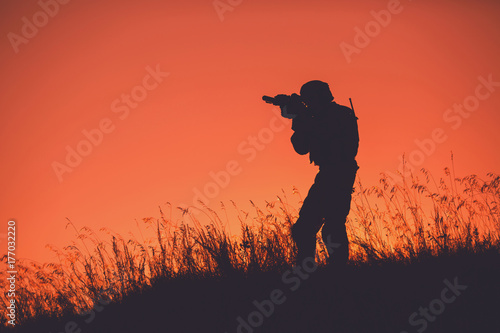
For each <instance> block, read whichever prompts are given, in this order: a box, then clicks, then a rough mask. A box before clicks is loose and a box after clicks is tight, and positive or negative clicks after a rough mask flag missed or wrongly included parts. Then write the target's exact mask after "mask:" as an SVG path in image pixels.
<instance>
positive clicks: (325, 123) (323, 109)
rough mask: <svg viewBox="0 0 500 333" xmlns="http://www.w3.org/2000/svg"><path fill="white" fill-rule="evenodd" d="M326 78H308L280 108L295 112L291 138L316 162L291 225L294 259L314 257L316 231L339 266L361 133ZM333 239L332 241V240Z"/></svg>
mask: <svg viewBox="0 0 500 333" xmlns="http://www.w3.org/2000/svg"><path fill="white" fill-rule="evenodd" d="M333 99H334V98H333V96H332V93H331V91H330V88H329V86H328V84H327V83H325V82H322V81H310V82H307V83H306V84H304V85H303V86H302V88H301V89H300V96H298V95H296V94H294V95H292V96H291V98H290V102H289V103H287V105H286V106H281V108H282V113H283V114H284V116H286V114H287V113H289V114H292V115H297V116H295V117H293V121H292V130H293V131H294V133H293V135H292V138H291V141H292V144H293V148H294V149H295V151H296V152H297V153H298V154H300V155H306V154H309V160H310V162H311V163H314V164H315V165H318V166H319V172H318V174H317V175H316V178H315V180H314V184H313V185H312V186H311V188H310V190H309V193H308V194H307V197H306V198H305V200H304V203H303V205H302V208H301V209H300V212H299V218H298V220H297V222H296V223H295V224H294V225H293V226H292V237H293V240H294V241H295V243H296V245H297V249H298V255H297V264H302V262H303V260H304V259H306V258H311V257H312V258H315V252H316V234H317V233H318V231H319V230H320V229H321V227H322V226H323V229H322V238H323V241H324V242H325V244H329V246H328V248H332V247H333V251H331V253H329V257H328V263H331V264H334V265H335V266H337V265H338V266H343V265H345V263H346V262H347V260H348V258H349V240H348V238H347V232H346V226H345V222H346V218H347V215H348V214H349V210H350V207H351V194H352V191H353V185H354V180H355V178H356V172H357V170H358V169H359V167H358V164H357V162H356V160H355V157H356V154H357V152H358V144H359V135H358V125H357V119H358V118H357V117H356V116H355V114H354V111H353V110H352V109H350V108H348V107H346V106H342V105H339V104H337V103H335V102H334V101H333ZM332 244H333V246H332Z"/></svg>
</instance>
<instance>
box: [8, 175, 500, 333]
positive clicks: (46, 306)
mask: <svg viewBox="0 0 500 333" xmlns="http://www.w3.org/2000/svg"><path fill="white" fill-rule="evenodd" d="M499 185H500V177H499V176H498V175H494V174H489V175H487V178H486V179H480V178H479V177H477V176H475V175H471V176H468V177H464V178H455V177H453V175H452V174H451V173H450V172H449V170H448V169H445V177H443V178H441V179H439V180H434V179H433V177H432V176H431V175H429V174H428V173H427V172H426V171H425V170H422V171H421V173H420V174H419V177H417V176H414V175H412V176H410V177H406V178H405V177H403V178H402V181H401V182H400V183H397V184H391V183H390V182H389V180H388V179H387V178H386V177H382V178H381V180H380V185H379V186H373V187H370V188H364V187H363V186H362V184H360V183H357V184H356V191H355V194H354V197H353V204H352V211H351V214H350V215H349V219H348V224H347V225H348V227H349V228H348V229H349V230H348V233H349V239H350V241H351V260H350V263H349V265H348V267H346V268H345V269H344V270H341V271H339V270H335V269H334V268H332V267H328V266H324V265H323V263H324V254H325V251H324V246H323V245H322V244H321V243H320V244H319V245H318V249H317V250H318V251H317V258H316V259H317V261H318V262H319V264H320V265H319V267H316V266H312V265H310V263H309V264H307V263H306V264H304V265H303V267H300V266H299V267H297V266H293V260H294V254H295V248H294V246H293V243H292V241H291V238H290V235H289V229H290V226H291V224H292V223H293V222H294V221H295V219H296V218H297V208H298V207H300V202H299V203H298V204H297V205H296V206H294V205H291V204H289V203H288V199H287V198H286V196H281V197H280V198H278V200H277V201H276V202H272V203H267V204H266V205H265V207H264V208H259V207H256V206H255V205H254V211H253V212H244V211H241V210H238V209H237V208H236V207H235V208H234V209H233V211H236V212H237V214H236V215H237V219H238V220H239V221H238V222H239V223H240V225H241V229H240V232H239V234H237V235H233V234H230V233H228V232H227V231H226V228H225V225H226V224H227V221H226V222H223V221H222V220H221V218H220V216H221V215H223V216H224V215H226V214H225V213H226V211H227V210H229V208H228V207H224V206H222V208H221V211H220V212H218V213H217V212H215V211H212V210H210V209H208V208H206V209H205V210H204V211H203V212H202V214H193V211H191V210H189V209H188V210H181V211H180V212H181V214H182V217H183V218H182V219H181V220H175V221H174V220H173V219H172V218H171V217H170V216H168V217H166V216H165V214H164V213H163V212H162V211H160V217H159V218H147V219H144V221H143V222H144V224H145V226H146V231H148V232H149V233H150V234H154V238H147V237H144V238H142V239H141V240H140V241H139V240H137V239H136V238H130V239H125V238H123V237H121V236H120V235H115V234H113V233H111V232H109V231H107V230H105V229H103V230H101V232H100V233H96V232H94V231H92V230H89V229H87V228H82V229H80V230H78V229H77V228H75V231H76V233H77V238H76V240H75V241H74V242H73V244H71V245H69V246H67V247H65V248H64V249H62V250H58V249H54V251H56V253H57V254H58V256H59V258H60V262H59V263H46V264H43V265H41V264H36V263H32V262H29V261H24V262H21V263H18V265H17V269H18V272H19V273H18V274H19V277H21V279H20V280H18V285H17V295H16V296H17V297H16V315H17V318H16V322H17V323H18V325H16V329H15V331H18V332H53V333H55V332H58V333H59V332H199V331H205V332H228V333H229V332H245V333H247V332H408V333H410V332H423V331H426V332H496V331H499V330H500V321H499V320H498V319H496V318H497V317H499V316H498V313H499V311H498V310H500V306H499V302H498V299H499V296H500V287H499V283H498V281H500V254H499V253H500V251H499V250H500V240H499V238H500V237H499V236H500V220H499V217H500V216H499V215H500V213H499V210H498V202H499V198H500V192H499ZM169 215H170V214H169ZM207 221H208V223H207ZM233 222H234V221H233ZM69 225H70V226H73V225H72V224H71V223H69ZM103 233H104V234H105V235H104V236H103V235H102V234H103ZM106 233H107V235H106ZM4 260H5V258H4ZM1 281H2V282H0V283H2V284H3V285H2V288H3V287H4V286H5V277H2V279H1ZM1 296H2V302H3V303H4V308H6V306H7V302H8V300H7V298H6V295H5V294H3V295H1ZM0 320H1V321H2V322H1V324H2V325H7V323H6V322H7V317H6V316H5V314H3V315H2V317H1V319H0ZM7 327H9V326H8V325H7Z"/></svg>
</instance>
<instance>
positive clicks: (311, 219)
mask: <svg viewBox="0 0 500 333" xmlns="http://www.w3.org/2000/svg"><path fill="white" fill-rule="evenodd" d="M318 180H319V178H318V177H316V180H315V182H314V184H313V185H312V186H311V189H310V190H309V192H308V194H307V197H306V198H305V199H304V203H303V204H302V208H301V209H300V212H299V218H298V219H297V222H295V224H294V225H293V226H292V238H293V240H294V242H295V245H296V246H297V258H296V263H297V264H299V265H300V264H302V262H303V260H304V259H306V258H313V259H314V258H315V257H316V256H315V254H316V234H317V233H318V231H319V230H320V229H321V225H322V224H323V216H321V214H320V209H319V204H320V201H321V192H322V191H321V189H320V184H318Z"/></svg>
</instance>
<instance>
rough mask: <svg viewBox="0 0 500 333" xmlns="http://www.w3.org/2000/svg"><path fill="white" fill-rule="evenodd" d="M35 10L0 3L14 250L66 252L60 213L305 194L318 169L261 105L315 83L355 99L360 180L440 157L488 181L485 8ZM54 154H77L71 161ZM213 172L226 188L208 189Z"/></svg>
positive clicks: (344, 4) (492, 18) (493, 96)
mask: <svg viewBox="0 0 500 333" xmlns="http://www.w3.org/2000/svg"><path fill="white" fill-rule="evenodd" d="M60 2H62V3H64V2H65V1H62V0H61V1H60ZM42 3H44V4H46V5H45V7H46V10H47V11H50V12H51V14H52V16H53V17H51V16H49V15H46V14H43V13H41V12H40V11H41V10H42V8H41V5H40V4H39V3H38V2H37V1H31V0H30V1H24V2H23V3H19V2H14V1H3V2H2V4H0V12H1V16H2V20H1V21H0V31H1V34H2V35H3V36H4V37H3V39H2V42H1V43H0V56H1V60H2V61H1V64H0V66H1V73H2V75H1V78H0V88H1V94H2V98H1V99H0V110H1V111H0V126H1V130H0V136H1V140H0V154H1V161H2V167H1V168H2V171H1V178H0V188H1V201H0V214H1V216H0V221H1V225H0V228H2V229H3V230H2V229H0V234H2V233H5V232H6V229H7V221H8V220H9V219H15V220H16V221H17V225H18V233H17V238H18V255H19V256H22V257H29V258H33V259H39V260H41V259H45V258H47V257H48V255H49V254H50V252H49V251H48V250H46V249H45V248H44V245H45V244H47V243H53V244H56V245H58V246H62V245H65V244H67V243H68V242H69V241H70V240H71V239H73V232H72V231H70V230H65V228H64V226H65V224H66V220H65V218H66V217H68V218H69V219H71V220H72V221H73V222H74V223H75V224H76V225H77V226H80V227H81V226H89V227H91V228H94V229H96V230H97V229H99V228H100V227H103V226H107V227H110V228H112V229H113V230H114V231H117V232H119V233H122V234H126V233H127V232H128V231H129V230H136V224H135V219H141V218H143V217H148V216H158V215H159V213H158V206H162V207H164V205H165V203H166V202H167V201H168V202H171V203H173V204H174V205H180V204H191V203H192V202H193V198H194V197H195V193H196V190H199V191H200V192H202V193H205V195H207V193H209V194H210V193H213V195H212V194H210V196H213V198H209V199H210V202H209V203H210V205H211V206H212V207H217V202H219V201H226V202H227V200H230V199H232V200H234V201H236V202H237V203H241V204H243V203H245V202H248V200H250V199H251V200H254V201H255V202H256V203H257V204H262V203H263V202H264V200H266V199H267V200H273V199H274V198H275V195H277V194H279V193H280V192H281V189H285V190H286V191H289V190H290V189H291V187H292V186H293V185H295V186H296V187H297V188H298V189H299V190H300V191H301V193H302V194H303V195H305V194H306V193H307V190H308V188H309V186H310V185H311V183H312V180H313V177H314V175H315V172H316V168H315V167H313V166H311V165H309V164H308V160H307V158H306V157H304V156H299V155H297V154H295V153H294V151H293V149H292V147H291V144H290V141H289V138H290V135H291V130H290V123H289V121H286V120H285V121H284V120H281V118H278V117H276V115H275V113H273V110H274V108H273V107H272V106H270V105H268V104H265V103H263V102H262V100H261V96H262V95H264V94H269V95H274V94H278V93H292V92H298V90H299V89H300V86H301V85H302V84H303V83H305V82H307V81H309V80H313V79H319V80H323V81H326V82H329V83H330V86H331V87H332V90H333V95H334V96H335V99H336V101H337V102H338V103H340V104H348V103H349V102H348V101H349V97H351V98H352V99H353V102H354V106H355V110H356V113H357V116H358V117H359V130H360V138H361V139H360V140H361V141H360V149H359V154H358V158H357V160H358V163H359V165H360V166H361V168H360V170H359V173H358V175H359V177H360V178H361V179H362V181H363V182H364V184H366V185H374V184H376V182H377V180H378V178H379V174H380V173H381V172H386V171H391V172H395V170H397V169H398V167H399V164H400V162H399V160H398V156H400V155H402V154H403V153H406V156H407V157H412V160H413V162H414V164H415V166H416V168H417V169H418V168H420V167H426V168H428V169H430V170H431V171H432V172H433V173H434V174H435V175H441V174H442V173H441V170H442V168H443V167H445V166H449V165H450V151H453V153H454V158H455V168H456V171H457V174H458V176H464V175H466V174H470V173H476V174H479V175H482V176H484V175H485V174H486V172H498V171H499V166H500V157H499V154H498V153H497V150H498V149H497V148H496V147H498V145H499V144H500V140H499V139H500V132H499V131H498V124H499V120H500V113H499V112H498V109H497V108H498V105H499V103H500V83H496V82H500V62H499V61H498V59H499V58H500V29H499V28H500V26H499V23H498V22H500V3H498V2H497V1H438V2H436V1H430V0H418V1H416V0H413V1H408V0H403V1H401V2H399V3H398V2H397V1H392V0H391V1H356V2H354V1H319V0H317V1H273V2H270V1H263V0H252V1H246V0H243V1H236V0H233V1H231V2H226V1H224V0H222V1H219V2H216V3H218V4H219V5H220V4H225V6H230V7H229V9H230V10H229V9H228V7H226V10H225V11H224V12H219V13H218V12H217V10H216V9H215V8H214V2H213V1H199V0H196V1H186V2H182V3H181V2H176V3H175V4H173V2H166V1H159V0H146V1H141V2H137V1H134V2H133V1H106V2H102V1H69V2H68V3H66V4H59V5H57V6H56V5H54V4H55V3H56V2H55V0H42ZM228 3H232V4H233V5H232V6H231V5H228ZM220 6H223V5H220ZM57 7H58V8H57ZM221 8H222V7H221ZM382 10H383V11H384V12H383V13H385V14H387V13H390V19H389V18H388V16H387V15H385V16H384V14H380V11H382ZM388 10H390V11H388ZM373 11H374V12H373ZM374 13H379V14H378V15H379V16H380V18H379V19H380V20H385V21H383V22H382V23H383V25H381V24H380V23H376V21H375V19H374ZM24 18H25V19H24ZM34 21H35V23H37V24H38V25H39V27H36V26H34V27H35V29H37V30H35V31H33V26H31V24H33V22H34ZM26 22H28V23H26ZM23 26H24V27H23ZM30 28H31V30H30ZM365 28H368V33H369V36H368V37H366V38H368V39H369V40H366V39H365V40H363V38H362V37H360V36H357V34H358V31H360V30H365ZM370 29H371V30H370ZM23 34H24V35H23ZM356 36H357V37H356ZM365 44H366V45H365ZM346 45H347V46H346ZM354 47H357V49H356V51H355V52H353V48H354ZM346 50H350V51H349V52H351V53H349V52H347V51H346ZM346 52H347V53H346ZM154 71H157V72H159V73H160V74H158V73H157V74H155V76H156V78H155V77H153V76H151V72H154ZM167 72H168V73H169V74H168V76H167V74H165V73H167ZM148 75H149V76H148ZM480 77H481V78H482V79H479V78H480ZM484 80H486V81H488V80H490V81H492V82H493V83H490V84H486V86H485V84H484ZM130 94H132V95H133V96H135V97H131V98H132V101H129V102H128V103H129V104H128V105H127V102H126V100H125V99H126V98H127V95H130ZM475 96H477V97H475ZM134 98H135V100H136V101H135V102H134V100H133V99H134ZM464 103H465V104H466V105H465V108H463V110H462V111H457V110H458V109H455V110H453V106H454V105H455V104H464ZM450 108H451V109H450ZM468 110H470V111H468ZM96 129H99V130H96ZM103 130H104V131H107V133H103V132H102V131H103ZM84 131H86V133H93V140H94V142H95V144H91V145H89V144H88V142H85V141H86V140H88V139H86V136H85V134H84ZM97 131H99V132H97ZM433 132H435V135H434V136H435V138H434V139H435V140H436V141H439V142H437V143H433V144H430V141H429V140H431V138H432V137H433V134H432V133H433ZM98 133H102V134H98ZM101 135H102V137H101ZM416 140H417V141H420V142H423V143H422V144H423V145H424V146H423V147H424V148H419V146H418V145H417V143H416ZM432 146H434V147H432ZM67 147H69V149H74V150H77V149H80V151H82V152H83V154H85V155H86V156H83V157H82V158H81V161H73V165H74V167H70V166H68V164H67V161H66V157H67V154H68V152H67ZM425 150H428V151H427V153H428V154H426V151H425ZM55 162H56V164H57V163H59V164H57V165H58V166H59V168H60V167H61V166H62V165H66V167H65V168H66V169H59V174H58V173H57V172H56V171H55V170H54V165H55V164H54V163H55ZM228 164H229V169H230V171H231V172H232V173H233V175H231V176H230V177H229V184H227V185H226V184H223V183H221V184H222V186H221V185H219V186H215V185H213V184H215V183H213V184H212V185H207V184H209V183H211V182H212V178H211V176H210V174H211V173H215V174H219V173H220V172H221V171H223V170H226V169H227V167H228ZM69 169H71V172H64V171H61V170H66V171H68V170H69ZM223 178H224V177H223ZM221 181H224V182H227V181H226V180H225V179H222V178H221ZM207 191H208V192H207ZM210 191H213V192H210ZM3 236H5V235H3ZM0 237H1V235H0ZM0 244H1V245H0V246H1V249H0V253H4V252H5V248H6V245H5V237H3V238H0Z"/></svg>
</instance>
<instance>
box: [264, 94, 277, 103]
mask: <svg viewBox="0 0 500 333" xmlns="http://www.w3.org/2000/svg"><path fill="white" fill-rule="evenodd" d="M262 100H263V101H264V102H266V103H270V104H274V103H275V99H274V97H270V96H266V95H264V96H262Z"/></svg>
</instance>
